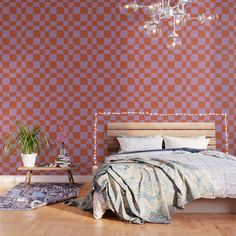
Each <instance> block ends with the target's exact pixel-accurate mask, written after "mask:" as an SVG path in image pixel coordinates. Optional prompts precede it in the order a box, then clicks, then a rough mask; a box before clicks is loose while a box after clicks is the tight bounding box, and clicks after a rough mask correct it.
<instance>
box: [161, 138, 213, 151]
mask: <svg viewBox="0 0 236 236" xmlns="http://www.w3.org/2000/svg"><path fill="white" fill-rule="evenodd" d="M163 138H164V143H165V148H182V147H187V148H196V149H207V146H208V144H209V142H210V139H206V138H204V137H203V136H198V138H197V136H196V137H171V136H164V137H163Z"/></svg>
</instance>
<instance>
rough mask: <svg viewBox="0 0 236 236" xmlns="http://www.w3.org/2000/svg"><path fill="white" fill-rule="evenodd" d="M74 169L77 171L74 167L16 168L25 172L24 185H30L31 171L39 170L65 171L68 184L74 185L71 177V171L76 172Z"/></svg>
mask: <svg viewBox="0 0 236 236" xmlns="http://www.w3.org/2000/svg"><path fill="white" fill-rule="evenodd" d="M76 169H78V167H76V166H73V167H41V166H34V167H24V166H20V167H18V168H17V170H23V171H27V173H26V176H25V184H30V182H31V177H32V174H33V171H36V170H39V171H67V174H68V180H69V183H70V184H74V183H75V181H74V178H73V175H72V170H76Z"/></svg>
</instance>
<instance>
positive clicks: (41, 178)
mask: <svg viewBox="0 0 236 236" xmlns="http://www.w3.org/2000/svg"><path fill="white" fill-rule="evenodd" d="M73 177H74V180H75V182H76V183H85V182H92V179H93V176H92V175H73ZM24 181H25V175H1V176H0V183H19V182H24ZM31 181H32V182H53V183H56V182H59V183H60V182H68V176H67V175H32V178H31Z"/></svg>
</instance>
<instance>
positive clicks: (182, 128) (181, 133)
mask: <svg viewBox="0 0 236 236" xmlns="http://www.w3.org/2000/svg"><path fill="white" fill-rule="evenodd" d="M152 135H167V136H177V137H186V136H201V135H205V136H206V137H207V138H210V143H209V145H208V148H209V149H216V134H215V123H214V122H155V123H154V122H109V123H108V124H107V140H106V143H107V150H108V154H110V153H113V152H117V151H118V150H119V143H118V140H117V139H116V137H117V136H132V137H135V136H152Z"/></svg>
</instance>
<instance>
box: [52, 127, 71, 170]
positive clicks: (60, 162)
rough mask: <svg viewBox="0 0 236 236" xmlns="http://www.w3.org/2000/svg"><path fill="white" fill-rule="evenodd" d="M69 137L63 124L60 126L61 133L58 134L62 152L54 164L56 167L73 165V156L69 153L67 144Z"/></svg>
mask: <svg viewBox="0 0 236 236" xmlns="http://www.w3.org/2000/svg"><path fill="white" fill-rule="evenodd" d="M68 141H69V138H68V135H67V133H66V131H65V130H64V128H63V127H62V126H60V127H59V133H58V135H57V140H56V142H57V143H58V144H59V145H60V153H59V155H58V156H57V159H56V160H55V162H54V164H53V166H54V167H62V168H63V167H65V168H66V167H69V166H71V165H72V163H71V158H70V157H69V156H68V155H67V151H66V148H65V145H66V144H67V143H68Z"/></svg>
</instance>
